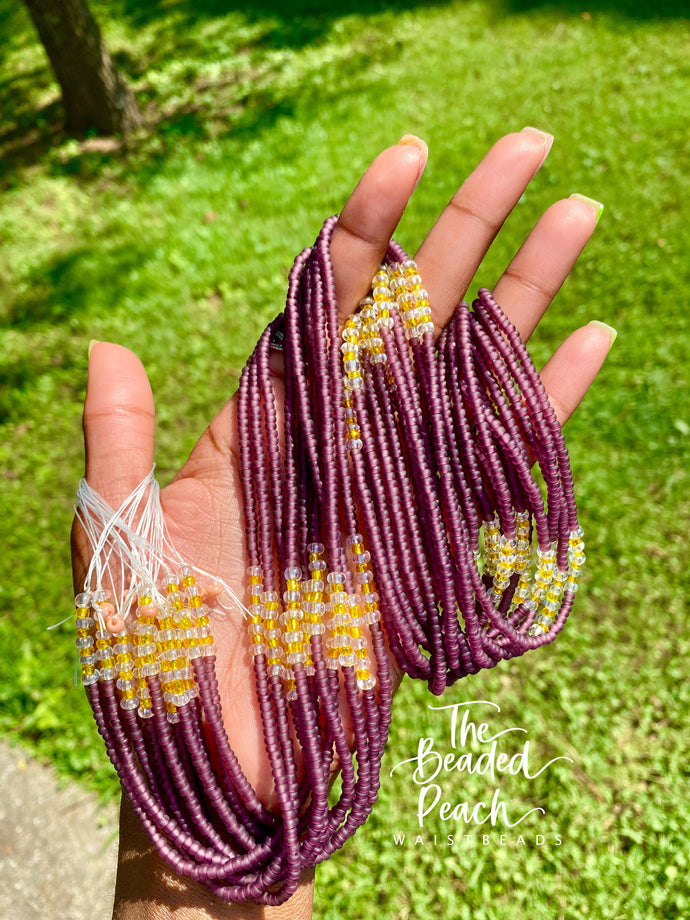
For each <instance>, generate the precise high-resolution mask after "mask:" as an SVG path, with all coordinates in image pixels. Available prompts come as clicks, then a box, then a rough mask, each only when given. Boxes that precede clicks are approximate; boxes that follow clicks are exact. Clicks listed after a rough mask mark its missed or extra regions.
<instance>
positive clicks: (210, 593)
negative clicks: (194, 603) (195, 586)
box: [204, 584, 223, 601]
mask: <svg viewBox="0 0 690 920" xmlns="http://www.w3.org/2000/svg"><path fill="white" fill-rule="evenodd" d="M222 593H223V586H222V585H218V584H213V585H209V586H208V588H204V594H205V595H206V599H207V600H209V601H214V600H215V599H216V598H217V597H220V596H221V594H222Z"/></svg>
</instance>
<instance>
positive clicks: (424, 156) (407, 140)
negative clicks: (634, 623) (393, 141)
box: [398, 134, 429, 188]
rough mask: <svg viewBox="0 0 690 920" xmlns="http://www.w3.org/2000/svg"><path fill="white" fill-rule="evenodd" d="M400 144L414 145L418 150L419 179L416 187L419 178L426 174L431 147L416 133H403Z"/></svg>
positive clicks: (400, 145) (401, 145)
mask: <svg viewBox="0 0 690 920" xmlns="http://www.w3.org/2000/svg"><path fill="white" fill-rule="evenodd" d="M398 146H399V147H412V148H413V149H415V150H416V151H417V180H416V182H415V188H416V187H417V185H418V183H419V180H420V179H421V178H422V176H423V175H424V170H425V169H426V164H427V161H428V159H429V147H428V146H427V143H426V141H423V140H422V138H421V137H417V135H416V134H403V136H402V137H401V138H400V140H399V141H398Z"/></svg>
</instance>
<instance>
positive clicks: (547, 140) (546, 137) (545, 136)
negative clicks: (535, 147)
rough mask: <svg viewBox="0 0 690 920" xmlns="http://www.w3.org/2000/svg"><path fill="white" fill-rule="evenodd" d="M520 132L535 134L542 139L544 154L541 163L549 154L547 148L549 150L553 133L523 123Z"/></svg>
mask: <svg viewBox="0 0 690 920" xmlns="http://www.w3.org/2000/svg"><path fill="white" fill-rule="evenodd" d="M521 133H522V134H536V135H537V137H540V138H541V139H542V143H543V144H544V156H543V158H542V161H541V162H542V163H543V162H544V160H545V159H546V158H547V156H548V155H549V150H551V147H552V145H553V134H549V133H548V131H541V130H540V129H539V128H533V127H532V125H525V127H524V128H523V129H522V131H521Z"/></svg>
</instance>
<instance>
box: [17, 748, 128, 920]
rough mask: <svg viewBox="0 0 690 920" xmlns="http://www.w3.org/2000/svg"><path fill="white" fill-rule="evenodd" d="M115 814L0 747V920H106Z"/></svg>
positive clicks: (27, 759)
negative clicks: (38, 919)
mask: <svg viewBox="0 0 690 920" xmlns="http://www.w3.org/2000/svg"><path fill="white" fill-rule="evenodd" d="M116 857H117V809H116V808H115V806H113V805H111V806H110V807H108V808H100V807H99V805H98V799H97V797H96V796H94V795H93V794H91V793H89V792H86V791H85V790H84V789H83V788H82V787H81V786H78V785H76V784H75V783H68V784H63V783H60V784H58V780H57V777H56V775H55V773H54V771H53V770H52V769H51V767H48V766H44V765H43V764H40V763H37V762H36V761H34V760H32V759H31V758H30V757H29V756H28V755H27V754H26V753H25V752H24V751H22V749H21V748H11V747H9V746H8V745H7V744H5V743H0V920H37V918H40V920H109V918H110V916H111V911H112V896H113V890H114V884H115V860H116Z"/></svg>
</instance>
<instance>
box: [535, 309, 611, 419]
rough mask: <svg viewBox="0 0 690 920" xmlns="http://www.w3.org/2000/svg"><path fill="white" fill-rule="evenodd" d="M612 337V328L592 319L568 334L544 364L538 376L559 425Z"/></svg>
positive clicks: (573, 407) (590, 378) (581, 393)
mask: <svg viewBox="0 0 690 920" xmlns="http://www.w3.org/2000/svg"><path fill="white" fill-rule="evenodd" d="M615 338H616V330H615V329H613V328H612V327H611V326H607V325H606V324H605V323H600V322H598V321H596V320H594V321H592V322H591V323H588V324H587V325H586V326H582V327H581V328H580V329H577V330H576V331H575V332H573V333H572V334H571V335H569V336H568V338H567V339H566V340H565V342H563V344H562V345H560V346H559V347H558V348H557V349H556V351H555V352H554V353H553V355H552V356H551V358H549V360H548V361H547V363H546V364H545V365H544V368H543V369H542V372H541V379H542V381H543V383H544V386H545V387H546V392H547V393H548V394H549V399H550V400H551V405H552V406H553V407H554V409H555V411H556V415H557V417H558V421H559V422H560V423H561V425H564V424H565V423H566V422H567V421H568V419H569V418H570V416H571V415H572V414H573V412H574V411H575V410H576V409H577V407H578V405H579V404H580V402H581V400H582V398H583V397H584V395H585V393H586V392H587V390H588V389H589V388H590V386H591V385H592V383H593V381H594V378H595V377H596V375H597V374H598V373H599V370H600V368H601V366H602V364H603V363H604V361H605V360H606V355H607V354H608V352H609V349H610V348H611V346H612V345H613V342H614V340H615Z"/></svg>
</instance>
